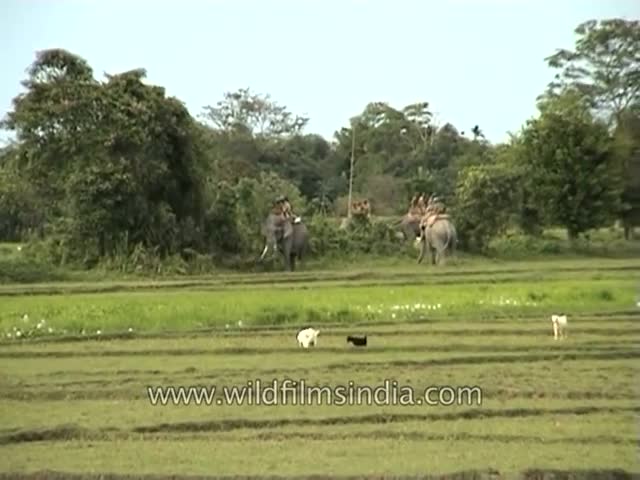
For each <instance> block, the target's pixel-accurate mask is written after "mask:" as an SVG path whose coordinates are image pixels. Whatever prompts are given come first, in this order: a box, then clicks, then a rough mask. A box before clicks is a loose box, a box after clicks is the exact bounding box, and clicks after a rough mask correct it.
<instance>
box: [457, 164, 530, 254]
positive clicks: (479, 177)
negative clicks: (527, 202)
mask: <svg viewBox="0 0 640 480" xmlns="http://www.w3.org/2000/svg"><path fill="white" fill-rule="evenodd" d="M520 180H521V177H520V172H519V171H518V170H516V169H513V168H512V166H511V165H509V164H506V163H492V164H487V165H470V166H467V167H464V168H463V169H462V170H461V171H460V172H459V174H458V183H457V188H456V196H455V200H454V204H453V209H452V210H453V212H452V213H453V216H454V222H455V225H456V229H457V231H458V235H459V237H460V243H461V245H462V246H463V248H466V249H468V250H470V251H483V250H485V248H486V247H487V246H488V244H489V242H490V240H491V239H492V238H494V237H496V236H497V235H500V234H501V233H503V232H504V231H505V230H506V228H507V227H508V225H509V220H510V218H511V215H512V213H513V211H514V204H515V202H516V200H517V196H518V188H517V186H518V185H519V183H520Z"/></svg>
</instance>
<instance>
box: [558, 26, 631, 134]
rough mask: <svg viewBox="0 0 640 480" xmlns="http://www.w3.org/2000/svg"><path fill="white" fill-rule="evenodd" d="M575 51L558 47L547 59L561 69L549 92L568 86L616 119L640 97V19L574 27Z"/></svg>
mask: <svg viewBox="0 0 640 480" xmlns="http://www.w3.org/2000/svg"><path fill="white" fill-rule="evenodd" d="M575 33H576V34H577V35H578V37H579V38H578V39H577V41H576V44H575V49H574V50H566V49H558V50H557V51H556V53H554V54H553V55H551V56H549V57H547V58H546V59H545V60H546V61H547V63H548V65H549V66H550V67H552V68H554V69H558V70H560V72H559V73H558V74H557V75H556V76H555V79H554V81H553V82H551V83H550V84H549V88H548V90H547V95H551V96H554V95H558V94H559V93H560V92H562V90H563V89H565V88H566V87H567V86H570V87H572V88H575V89H576V90H578V91H580V92H581V93H582V94H584V95H585V96H586V97H587V98H589V100H590V101H591V106H592V107H593V108H595V109H597V110H598V111H600V112H603V113H605V114H606V115H607V117H608V118H609V119H611V120H613V121H614V122H617V121H619V120H620V116H621V115H622V113H623V112H624V111H625V110H626V109H627V108H628V107H629V106H630V105H632V104H634V103H638V101H639V100H640V21H638V20H623V19H619V18H614V19H607V20H601V21H597V20H589V21H586V22H584V23H581V24H580V25H578V27H577V28H576V29H575Z"/></svg>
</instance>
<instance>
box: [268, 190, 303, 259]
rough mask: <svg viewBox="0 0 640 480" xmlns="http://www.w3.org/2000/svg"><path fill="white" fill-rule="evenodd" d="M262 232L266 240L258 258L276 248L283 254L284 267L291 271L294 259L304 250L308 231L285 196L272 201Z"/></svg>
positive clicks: (300, 255) (299, 256)
mask: <svg viewBox="0 0 640 480" xmlns="http://www.w3.org/2000/svg"><path fill="white" fill-rule="evenodd" d="M262 234H263V235H264V237H265V239H266V242H265V246H264V250H263V251H262V255H260V260H261V261H262V260H263V259H264V258H265V257H266V256H267V253H269V251H272V252H274V251H275V250H276V249H277V250H278V251H279V252H280V253H282V254H283V255H284V261H285V268H286V269H287V270H290V271H293V270H294V268H295V262H296V259H300V258H302V255H303V254H304V252H305V251H306V248H307V245H308V239H309V232H308V231H307V227H306V226H305V225H304V223H302V219H301V217H300V216H299V215H296V214H295V213H294V211H293V208H292V206H291V202H289V199H288V198H287V197H286V196H284V195H281V196H280V197H278V198H277V199H276V200H275V201H274V202H273V204H272V206H271V211H270V212H269V216H268V217H267V219H266V221H265V222H264V223H263V225H262Z"/></svg>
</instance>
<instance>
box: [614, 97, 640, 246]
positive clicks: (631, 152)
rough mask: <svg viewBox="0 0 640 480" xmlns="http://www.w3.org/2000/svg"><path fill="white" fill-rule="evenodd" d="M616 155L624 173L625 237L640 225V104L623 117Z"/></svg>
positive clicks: (617, 138) (628, 236)
mask: <svg viewBox="0 0 640 480" xmlns="http://www.w3.org/2000/svg"><path fill="white" fill-rule="evenodd" d="M614 138H615V153H616V157H617V158H618V160H619V162H620V163H621V169H622V171H623V172H624V174H623V179H624V180H623V181H624V189H623V192H622V205H621V214H620V216H621V218H622V225H623V227H624V235H625V238H626V239H627V240H628V239H629V238H630V233H631V228H632V227H635V226H638V225H640V104H639V105H636V106H634V108H629V109H628V110H627V111H625V112H624V113H623V114H622V116H621V121H620V123H619V124H618V126H617V127H616V131H615V137H614Z"/></svg>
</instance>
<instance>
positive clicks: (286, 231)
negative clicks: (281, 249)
mask: <svg viewBox="0 0 640 480" xmlns="http://www.w3.org/2000/svg"><path fill="white" fill-rule="evenodd" d="M283 234H284V235H283V236H284V238H287V237H290V236H291V235H292V234H293V226H292V225H291V222H284V231H283Z"/></svg>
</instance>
